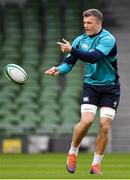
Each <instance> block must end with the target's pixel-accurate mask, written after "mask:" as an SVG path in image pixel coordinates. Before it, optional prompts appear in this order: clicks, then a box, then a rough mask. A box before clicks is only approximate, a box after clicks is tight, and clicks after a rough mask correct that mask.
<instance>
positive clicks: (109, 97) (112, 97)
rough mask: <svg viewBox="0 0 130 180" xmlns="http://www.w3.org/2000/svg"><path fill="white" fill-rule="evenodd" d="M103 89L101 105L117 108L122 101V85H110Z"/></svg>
mask: <svg viewBox="0 0 130 180" xmlns="http://www.w3.org/2000/svg"><path fill="white" fill-rule="evenodd" d="M102 91H103V96H102V97H101V99H100V107H110V108H112V109H115V110H116V109H117V107H118V104H119V101H120V86H108V87H106V89H104V90H102ZM101 93H102V92H101Z"/></svg>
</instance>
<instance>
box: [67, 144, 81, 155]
mask: <svg viewBox="0 0 130 180" xmlns="http://www.w3.org/2000/svg"><path fill="white" fill-rule="evenodd" d="M78 151H79V146H78V147H77V148H76V147H74V146H73V145H72V144H71V147H70V150H69V154H75V155H76V156H77V155H78Z"/></svg>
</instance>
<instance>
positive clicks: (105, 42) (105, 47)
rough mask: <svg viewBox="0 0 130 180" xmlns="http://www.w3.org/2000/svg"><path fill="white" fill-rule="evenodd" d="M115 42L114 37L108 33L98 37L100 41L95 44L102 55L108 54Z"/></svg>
mask: <svg viewBox="0 0 130 180" xmlns="http://www.w3.org/2000/svg"><path fill="white" fill-rule="evenodd" d="M115 43H116V42H115V38H114V37H113V36H110V35H108V36H105V37H102V38H101V39H100V43H99V44H98V45H97V47H96V49H98V50H99V51H101V52H102V53H103V54H104V55H108V54H109V53H110V51H111V50H112V48H113V47H114V45H115Z"/></svg>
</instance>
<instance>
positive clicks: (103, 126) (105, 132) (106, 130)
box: [100, 123, 110, 135]
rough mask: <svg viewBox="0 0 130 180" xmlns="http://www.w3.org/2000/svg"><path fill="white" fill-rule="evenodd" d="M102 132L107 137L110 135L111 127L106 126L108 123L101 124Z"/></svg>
mask: <svg viewBox="0 0 130 180" xmlns="http://www.w3.org/2000/svg"><path fill="white" fill-rule="evenodd" d="M100 131H101V133H102V134H104V135H107V134H109V131H110V125H108V124H106V123H101V124H100Z"/></svg>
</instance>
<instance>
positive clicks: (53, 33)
mask: <svg viewBox="0 0 130 180" xmlns="http://www.w3.org/2000/svg"><path fill="white" fill-rule="evenodd" d="M89 8H98V9H99V10H101V11H102V12H103V14H104V27H105V28H106V29H108V30H110V31H111V32H112V33H113V34H114V35H115V36H116V38H117V43H118V56H119V61H118V63H119V74H120V80H121V87H122V94H121V101H120V106H119V108H118V111H117V114H116V118H115V119H114V121H113V125H112V129H111V134H110V140H109V143H108V147H107V151H108V152H129V151H130V113H129V110H130V93H129V90H128V89H129V88H130V78H129V67H130V34H129V31H130V13H129V9H130V1H129V0H118V1H113V0H109V1H106V0H0V152H1V153H22V152H23V153H42V152H64V151H66V152H67V150H68V148H69V145H70V142H71V136H72V131H73V127H74V125H75V124H76V123H77V122H78V121H79V119H80V97H81V93H82V83H83V81H82V79H83V71H84V70H83V64H82V63H81V62H80V61H79V62H77V64H76V65H75V67H74V68H73V70H72V71H71V72H70V73H69V74H67V75H64V76H57V77H50V76H45V75H44V71H45V70H47V69H48V68H50V67H51V66H53V65H55V66H57V65H58V64H59V63H60V62H61V60H62V59H63V58H64V55H63V54H62V53H61V52H60V48H59V47H58V46H57V44H56V42H57V41H61V40H62V38H63V37H64V38H65V39H67V40H68V41H70V42H72V41H73V39H74V38H75V37H77V36H79V35H80V34H81V33H84V29H83V25H82V12H83V11H84V10H86V9H89ZM9 63H15V64H18V65H20V66H21V67H23V68H24V69H25V70H26V72H27V74H28V82H27V83H26V84H25V85H17V84H14V83H13V82H10V81H9V80H8V79H6V77H5V76H4V73H3V68H4V66H5V65H7V64H9ZM97 133H98V113H97V117H96V121H95V123H94V124H93V125H92V126H91V128H90V130H89V132H88V136H87V138H86V137H85V138H84V139H83V141H82V143H81V148H80V149H81V151H90V152H93V151H94V146H95V145H94V142H95V137H96V135H97Z"/></svg>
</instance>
